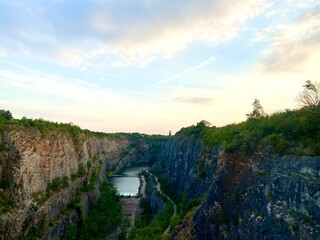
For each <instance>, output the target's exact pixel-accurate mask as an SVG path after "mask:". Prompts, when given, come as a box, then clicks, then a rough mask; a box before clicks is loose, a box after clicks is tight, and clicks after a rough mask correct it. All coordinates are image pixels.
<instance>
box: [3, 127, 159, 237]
mask: <svg viewBox="0 0 320 240" xmlns="http://www.w3.org/2000/svg"><path fill="white" fill-rule="evenodd" d="M0 144H1V146H2V147H1V149H0V158H1V159H0V160H1V161H0V200H1V203H2V204H1V206H0V239H6V238H8V239H11V238H16V237H18V236H21V237H27V236H28V234H36V235H37V236H40V235H42V236H45V235H50V231H51V230H52V229H55V228H54V226H57V225H59V223H60V222H65V221H66V215H70V216H71V218H72V216H73V215H74V212H75V210H70V203H72V201H75V198H77V201H79V202H80V203H81V204H82V206H83V207H84V209H87V207H88V202H89V201H90V200H92V199H96V198H97V197H98V196H99V191H98V189H99V187H98V185H99V181H97V180H99V179H100V181H101V180H103V179H104V178H105V172H106V169H109V170H115V171H116V170H118V169H120V168H122V167H124V166H130V165H131V164H134V163H137V162H140V161H149V160H150V158H152V157H153V155H152V151H149V150H150V149H149V145H148V143H146V142H145V141H143V140H139V139H137V140H134V141H133V140H130V139H129V138H126V137H122V138H117V139H113V138H111V137H93V136H88V135H85V134H84V133H80V134H77V135H71V134H69V133H66V132H61V131H59V130H52V131H46V132H45V133H43V132H40V131H39V130H38V128H36V127H29V128H26V127H21V126H20V127H17V126H15V127H12V126H7V127H6V128H5V129H4V130H3V131H2V137H1V139H0ZM92 181H95V183H94V184H92V183H91V182H92ZM90 183H91V184H90ZM80 192H81V193H80ZM67 219H68V218H67ZM39 228H41V229H42V230H41V231H42V232H40V233H39V231H40V229H39ZM43 229H44V230H43ZM55 231H56V230H55ZM34 232H36V233H34Z"/></svg>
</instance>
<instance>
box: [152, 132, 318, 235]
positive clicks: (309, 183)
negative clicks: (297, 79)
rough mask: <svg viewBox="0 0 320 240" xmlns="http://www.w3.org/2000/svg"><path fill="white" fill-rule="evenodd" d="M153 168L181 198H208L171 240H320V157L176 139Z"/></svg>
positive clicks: (191, 139)
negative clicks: (224, 147)
mask: <svg viewBox="0 0 320 240" xmlns="http://www.w3.org/2000/svg"><path fill="white" fill-rule="evenodd" d="M165 152H166V158H164V159H163V160H162V161H159V162H158V163H156V164H155V166H154V167H153V169H154V170H155V171H157V174H158V175H161V177H165V178H166V180H167V181H168V182H169V183H170V186H171V187H172V188H173V189H175V190H176V192H177V193H178V194H181V193H182V194H186V195H187V196H188V198H195V197H198V196H200V195H201V194H202V193H204V192H207V191H208V197H207V198H206V200H205V201H204V202H203V204H202V205H201V206H200V207H199V208H198V210H197V211H196V212H195V214H194V215H193V217H192V218H189V219H185V220H184V222H183V224H181V225H180V226H178V227H177V228H176V230H175V233H174V234H173V237H172V239H199V240H200V239H201V240H202V239H248V240H249V239H279V240H280V239H320V225H319V222H320V215H319V213H320V192H319V190H320V181H319V180H320V158H318V157H297V156H284V157H280V156H277V155H270V153H268V154H267V153H263V152H259V153H258V152H255V153H252V154H251V155H248V154H243V153H240V152H238V153H233V154H228V153H223V152H222V151H219V150H218V148H216V147H212V148H206V147H204V145H203V144H202V143H201V141H200V140H199V139H197V138H192V137H179V136H178V137H173V138H171V140H170V141H169V142H168V145H167V147H166V151H165Z"/></svg>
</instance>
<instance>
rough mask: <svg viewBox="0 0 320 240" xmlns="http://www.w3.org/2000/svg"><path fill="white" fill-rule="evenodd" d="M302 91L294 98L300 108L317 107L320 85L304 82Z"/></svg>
mask: <svg viewBox="0 0 320 240" xmlns="http://www.w3.org/2000/svg"><path fill="white" fill-rule="evenodd" d="M303 87H304V89H303V90H302V91H301V92H299V94H298V95H297V96H296V101H297V102H298V105H299V106H300V107H317V106H319V105H320V83H319V82H312V81H310V80H307V81H306V84H305V85H303Z"/></svg>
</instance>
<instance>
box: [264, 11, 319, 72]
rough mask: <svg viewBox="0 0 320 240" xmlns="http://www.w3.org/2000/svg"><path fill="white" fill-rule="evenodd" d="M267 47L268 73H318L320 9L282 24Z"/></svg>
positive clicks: (266, 66) (266, 62)
mask: <svg viewBox="0 0 320 240" xmlns="http://www.w3.org/2000/svg"><path fill="white" fill-rule="evenodd" d="M269 40H270V41H271V45H270V46H269V47H268V48H266V49H265V50H264V55H265V57H266V59H265V61H263V62H262V64H261V68H262V70H264V71H266V72H297V71H298V72H301V71H305V72H310V71H313V72H318V73H319V67H317V66H316V65H318V66H319V64H320V55H319V54H317V53H319V52H320V11H317V10H315V11H312V12H305V13H304V14H302V15H300V16H299V17H298V18H297V19H296V20H295V21H294V22H291V23H287V24H282V25H278V26H277V27H276V28H275V29H274V35H273V36H272V37H270V38H269Z"/></svg>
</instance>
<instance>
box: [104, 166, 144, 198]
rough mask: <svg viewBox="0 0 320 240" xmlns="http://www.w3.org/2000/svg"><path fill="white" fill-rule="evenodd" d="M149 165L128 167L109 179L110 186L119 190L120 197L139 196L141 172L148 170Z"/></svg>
mask: <svg viewBox="0 0 320 240" xmlns="http://www.w3.org/2000/svg"><path fill="white" fill-rule="evenodd" d="M148 168H149V166H148V165H139V166H133V167H127V168H124V169H123V170H121V171H120V172H118V173H117V174H116V175H114V176H112V177H108V180H109V182H110V184H111V185H112V186H113V187H114V188H116V189H117V191H118V193H119V195H123V196H137V195H138V191H139V185H140V179H139V176H138V174H139V172H141V171H142V170H144V169H148Z"/></svg>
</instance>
